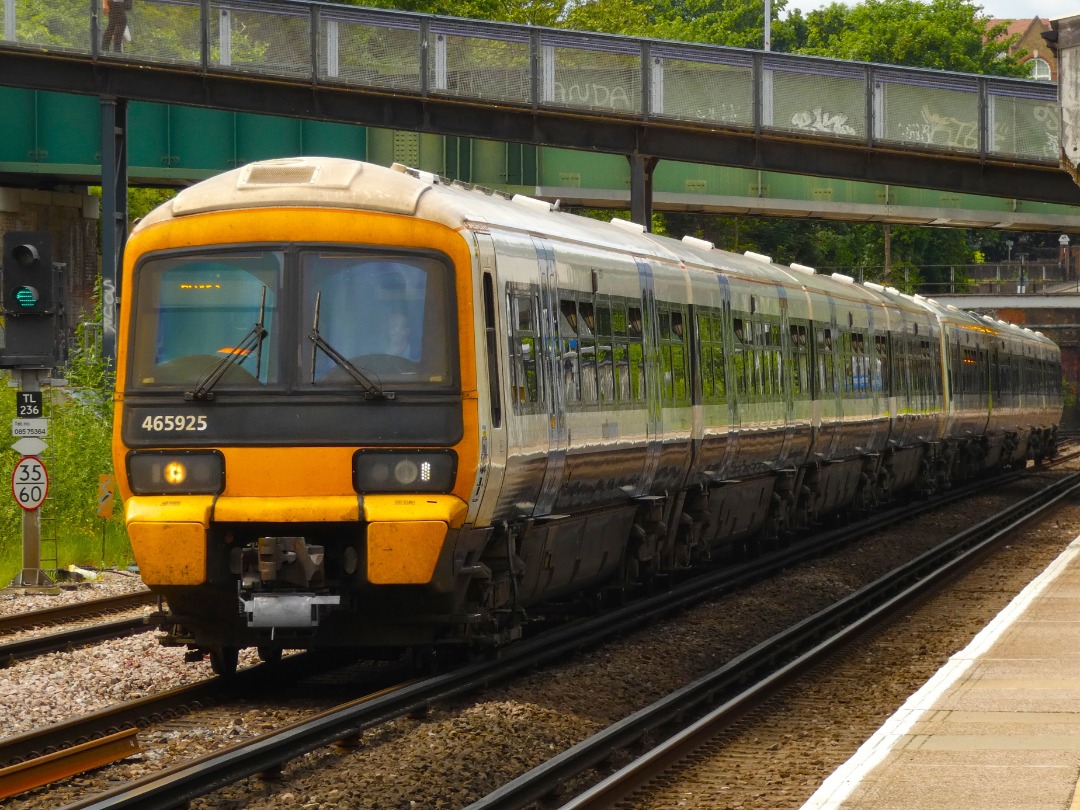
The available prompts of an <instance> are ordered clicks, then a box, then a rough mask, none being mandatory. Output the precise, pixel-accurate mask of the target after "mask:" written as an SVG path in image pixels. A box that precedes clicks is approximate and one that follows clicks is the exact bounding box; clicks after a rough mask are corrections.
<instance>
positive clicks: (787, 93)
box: [762, 70, 866, 139]
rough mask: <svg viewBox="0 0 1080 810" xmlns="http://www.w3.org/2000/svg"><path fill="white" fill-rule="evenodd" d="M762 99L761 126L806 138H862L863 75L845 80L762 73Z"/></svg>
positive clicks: (864, 79) (782, 73) (863, 128)
mask: <svg viewBox="0 0 1080 810" xmlns="http://www.w3.org/2000/svg"><path fill="white" fill-rule="evenodd" d="M762 97H763V101H762V126H765V127H768V128H770V129H780V130H786V131H789V132H798V133H800V134H803V133H805V134H808V135H828V136H830V137H837V136H839V137H842V138H860V139H865V138H866V77H865V74H863V75H862V76H860V75H859V74H858V73H855V74H854V75H853V76H852V77H850V78H848V77H845V76H836V75H827V74H813V73H793V72H790V71H788V70H765V71H763V72H762ZM770 101H771V103H770Z"/></svg>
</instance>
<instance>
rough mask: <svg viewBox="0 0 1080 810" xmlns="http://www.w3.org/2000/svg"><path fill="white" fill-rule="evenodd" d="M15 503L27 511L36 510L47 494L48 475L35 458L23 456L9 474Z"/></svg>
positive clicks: (42, 465)
mask: <svg viewBox="0 0 1080 810" xmlns="http://www.w3.org/2000/svg"><path fill="white" fill-rule="evenodd" d="M11 493H12V494H13V495H14V496H15V503H17V504H18V505H19V506H21V507H22V508H23V509H26V510H27V511H29V510H31V509H37V508H38V507H39V506H41V504H43V503H44V502H45V496H46V495H48V494H49V474H48V473H47V472H45V465H44V464H42V463H41V459H39V458H38V457H37V456H23V457H22V458H21V459H19V463H18V464H16V465H15V469H14V470H13V471H12V473H11Z"/></svg>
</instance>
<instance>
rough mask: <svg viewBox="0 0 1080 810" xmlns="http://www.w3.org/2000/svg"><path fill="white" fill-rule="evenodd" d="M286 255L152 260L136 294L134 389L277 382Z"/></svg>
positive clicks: (249, 253)
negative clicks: (208, 381) (209, 377)
mask: <svg viewBox="0 0 1080 810" xmlns="http://www.w3.org/2000/svg"><path fill="white" fill-rule="evenodd" d="M283 275H284V255H283V254H282V253H281V252H278V251H244V252H241V251H231V252H230V251H226V250H222V251H219V252H214V253H201V254H195V255H191V254H188V255H183V256H159V257H153V258H150V259H149V260H147V261H145V262H144V263H143V264H142V265H140V267H139V270H138V273H137V276H136V279H137V280H136V283H135V289H134V294H135V296H136V298H137V301H136V304H135V306H134V308H133V310H134V312H135V313H136V315H135V318H134V322H133V324H132V327H133V329H134V337H133V339H132V341H131V346H132V359H131V365H130V369H131V378H130V379H131V385H132V386H133V387H135V388H140V387H149V388H154V387H181V386H182V387H186V388H189V389H191V388H194V387H195V385H196V383H198V382H199V381H200V380H203V379H204V378H206V377H207V375H210V374H211V373H212V372H215V373H216V372H220V374H221V376H220V379H218V380H217V381H216V382H215V383H213V387H214V390H215V391H222V390H226V389H229V388H245V387H249V388H250V387H252V386H258V385H260V384H262V385H272V384H274V383H277V382H279V381H280V373H281V362H280V348H279V347H280V346H281V341H282V339H283V336H284V335H285V333H286V331H287V330H285V329H284V328H283V326H282V323H281V318H282V312H281V308H280V300H281V290H282V284H283V281H282V279H283Z"/></svg>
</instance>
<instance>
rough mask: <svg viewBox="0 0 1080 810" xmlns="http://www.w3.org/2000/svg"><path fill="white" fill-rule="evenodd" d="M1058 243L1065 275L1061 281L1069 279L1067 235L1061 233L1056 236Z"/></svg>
mask: <svg viewBox="0 0 1080 810" xmlns="http://www.w3.org/2000/svg"><path fill="white" fill-rule="evenodd" d="M1058 244H1059V245H1061V259H1062V264H1063V265H1064V266H1065V275H1064V278H1063V279H1062V281H1068V280H1069V235H1068V234H1067V233H1063V234H1062V235H1061V236H1059V237H1058Z"/></svg>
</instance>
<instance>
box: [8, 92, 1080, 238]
mask: <svg viewBox="0 0 1080 810" xmlns="http://www.w3.org/2000/svg"><path fill="white" fill-rule="evenodd" d="M0 105H2V109H4V110H5V111H7V112H8V120H9V121H19V122H22V125H21V126H9V127H8V128H7V132H6V133H5V136H4V137H3V138H2V139H0V172H10V173H21V174H41V175H51V174H57V175H66V176H69V177H70V176H75V177H82V178H85V179H86V181H87V182H89V183H92V184H93V183H96V182H99V180H98V179H97V178H99V177H100V161H101V133H100V102H99V101H98V99H96V98H94V97H91V96H78V95H69V94H64V93H52V92H45V91H33V90H22V89H18V88H10V87H0ZM291 155H326V156H332V157H345V158H354V159H359V160H371V161H374V162H376V163H380V164H384V165H389V164H390V163H394V162H399V163H405V164H407V165H410V166H415V167H417V168H420V169H423V170H426V171H430V172H434V173H437V174H442V175H445V176H448V177H451V178H455V179H460V180H463V181H466V182H471V183H476V184H478V185H482V186H488V187H491V188H501V189H504V190H508V191H514V192H522V193H526V194H536V193H538V189H540V190H542V191H543V193H549V192H554V193H557V192H558V190H559V189H566V190H569V189H582V190H583V192H586V193H583V194H582V197H583V198H587V197H590V195H589V194H588V193H587V191H588V190H591V191H592V192H594V193H593V194H592V195H591V196H592V197H594V198H595V199H597V200H599V201H600V202H599V203H598V204H603V202H604V201H605V200H606V201H608V202H609V204H610V206H611V207H617V206H620V205H625V204H626V195H627V193H628V191H629V188H630V164H629V163H628V161H627V160H626V158H624V157H622V156H621V155H611V154H603V153H598V152H582V151H574V150H568V149H555V148H546V147H544V148H537V147H533V146H525V145H521V144H503V143H496V142H493V141H482V140H473V139H468V138H456V137H442V136H439V135H433V134H427V133H424V134H421V133H416V132H404V131H395V130H386V129H367V128H365V127H360V126H354V125H349V124H335V123H326V122H320V121H308V120H301V119H295V118H279V117H274V116H267V115H256V114H250V113H234V112H228V111H221V110H211V109H204V108H197V107H181V106H175V105H165V104H154V103H145V102H132V103H131V104H129V106H128V175H129V177H130V178H131V182H132V184H144V185H153V184H160V185H174V184H178V183H185V184H186V183H189V182H193V181H197V180H200V179H203V178H205V177H208V176H210V175H213V174H216V173H218V172H222V171H227V170H229V169H232V168H235V167H237V166H241V165H243V164H245V163H249V162H251V161H254V160H262V159H266V158H275V157H286V156H291ZM653 190H654V193H656V194H658V195H662V194H668V195H680V197H679V198H678V200H679V203H680V205H689V206H691V207H693V200H694V198H695V197H697V196H700V197H701V198H702V203H703V207H704V208H708V209H709V210H725V206H726V207H727V209H728V210H734V209H738V208H742V209H743V210H745V209H746V208H750V207H754V202H755V200H761V201H762V205H761V208H762V209H764V210H767V211H770V212H772V213H779V212H783V211H784V210H785V209H784V205H786V204H787V203H786V202H785V203H784V204H781V203H780V202H779V201H795V203H796V205H801V206H802V211H801V213H800V212H799V211H788V213H794V214H795V215H807V214H808V213H809V212H810V211H811V210H812V211H814V213H816V214H818V213H819V214H823V215H826V216H828V215H829V206H830V205H831V206H835V207H836V210H835V213H834V214H833V215H834V216H836V217H837V218H853V219H858V218H860V216H859V215H857V213H852V212H851V209H845V208H844V206H860V205H865V206H877V207H881V206H889V207H890V208H892V209H904V208H912V209H919V210H921V211H926V210H935V209H947V210H949V211H951V212H953V215H954V216H955V213H956V212H957V211H960V212H961V213H962V212H964V211H966V212H970V215H971V220H972V225H973V226H981V227H985V226H986V225H987V224H988V222H989V224H993V222H992V220H993V219H994V217H993V214H994V213H995V212H1001V213H1016V212H1022V213H1025V214H1027V215H1028V219H1030V218H1033V217H1039V216H1046V217H1051V218H1054V220H1055V221H1054V222H1053V223H1052V224H1051V227H1057V228H1062V229H1068V230H1080V208H1074V207H1069V206H1061V205H1054V204H1050V203H1036V202H1026V201H1022V200H1009V199H999V198H993V197H979V196H975V195H970V194H958V193H955V192H946V191H934V190H930V189H916V188H908V187H905V186H883V185H879V184H874V183H861V182H854V181H846V180H834V179H830V178H822V177H811V176H801V175H787V174H776V173H770V172H762V171H757V170H753V169H736V168H726V167H722V166H704V165H697V164H689V163H678V162H675V161H662V162H660V163H659V164H658V165H657V167H656V171H655V174H654V177H653ZM603 195H607V196H606V197H604V196H603ZM567 196H568V197H572V196H573V195H572V194H567ZM728 198H731V199H730V200H729V199H728ZM789 207H790V206H789ZM815 207H817V208H815ZM897 214H898V217H897V218H898V219H899V220H900V221H903V213H902V211H897ZM988 215H989V216H988ZM867 216H868V215H867ZM962 222H963V220H962V219H960V220H959V221H958V220H956V219H955V218H954V219H953V220H951V221H950V224H962Z"/></svg>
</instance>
